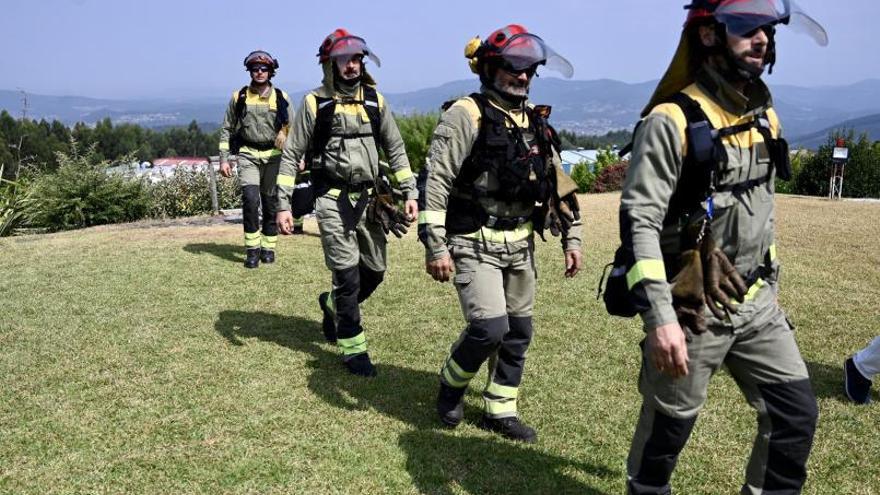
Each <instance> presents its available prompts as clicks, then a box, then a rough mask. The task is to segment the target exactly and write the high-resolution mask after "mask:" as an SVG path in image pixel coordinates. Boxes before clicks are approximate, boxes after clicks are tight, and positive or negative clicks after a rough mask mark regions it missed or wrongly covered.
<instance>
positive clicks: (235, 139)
mask: <svg viewBox="0 0 880 495" xmlns="http://www.w3.org/2000/svg"><path fill="white" fill-rule="evenodd" d="M243 144H244V140H243V139H242V138H241V136H239V135H238V134H237V133H236V134H233V135H231V136H229V154H231V155H237V154H238V152H239V151H241V147H242V145H243Z"/></svg>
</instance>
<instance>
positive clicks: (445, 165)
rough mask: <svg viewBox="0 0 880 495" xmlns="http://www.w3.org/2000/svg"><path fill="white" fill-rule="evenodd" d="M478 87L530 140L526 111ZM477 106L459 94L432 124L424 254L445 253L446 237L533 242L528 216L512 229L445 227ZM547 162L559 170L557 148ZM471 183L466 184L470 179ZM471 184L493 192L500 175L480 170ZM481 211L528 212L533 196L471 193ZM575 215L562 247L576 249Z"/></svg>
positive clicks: (422, 217)
mask: <svg viewBox="0 0 880 495" xmlns="http://www.w3.org/2000/svg"><path fill="white" fill-rule="evenodd" d="M480 92H481V93H482V94H483V95H485V96H486V97H487V98H488V101H489V104H491V105H493V106H494V107H495V108H498V109H500V110H502V111H503V112H504V113H505V114H506V115H507V116H508V117H509V119H507V125H508V126H512V125H517V126H518V127H519V128H520V129H521V130H522V133H523V135H524V137H525V139H526V140H533V139H534V136H532V135H531V134H530V133H529V132H528V129H529V117H528V114H527V113H526V112H525V111H523V106H522V105H519V106H517V105H512V104H511V103H509V102H506V101H505V100H504V99H503V98H501V97H500V96H499V95H498V94H497V93H496V92H495V91H493V90H491V89H489V88H487V87H485V86H484V87H483V88H481V90H480ZM481 118H482V116H481V112H480V108H479V106H478V104H477V103H476V102H475V101H474V99H473V98H472V97H466V98H461V99H459V100H458V101H456V102H455V103H454V104H452V106H450V107H449V108H448V109H447V110H446V111H445V112H444V113H443V114H442V116H441V117H440V122H439V124H438V125H437V128H436V129H435V130H434V135H433V137H432V140H431V146H430V149H429V150H428V156H427V160H426V165H425V166H426V167H427V180H426V183H425V203H424V207H423V211H421V212H420V213H419V232H420V234H419V235H420V238H421V240H422V242H423V243H424V244H425V248H426V258H427V259H428V260H429V261H430V260H435V259H439V258H441V257H443V256H445V255H446V254H447V253H448V250H447V241H454V239H455V238H456V237H459V236H461V237H464V238H472V239H481V240H484V241H486V242H489V243H497V244H501V245H504V244H506V245H508V249H509V250H510V251H515V250H519V249H522V248H524V247H527V246H528V245H529V243H530V242H532V228H533V227H532V222H531V221H530V220H529V221H525V222H524V223H523V224H522V225H521V226H519V227H517V228H516V229H509V228H508V229H505V230H498V229H493V228H490V227H489V226H483V227H481V228H479V229H477V230H475V231H474V232H467V233H463V234H461V233H453V234H456V235H452V234H449V233H448V232H447V218H446V216H447V213H448V212H449V210H450V205H451V201H455V200H456V198H459V197H462V196H465V195H466V194H467V193H465V192H464V191H462V190H460V188H459V186H457V185H456V184H454V182H455V181H456V178H457V177H458V176H459V175H460V173H461V172H462V166H463V165H464V163H465V161H466V160H467V159H468V157H469V156H470V155H471V153H472V151H473V150H474V145H475V143H476V142H477V140H478V135H479V133H480V126H481ZM547 165H548V167H547V168H548V173H556V171H557V170H556V169H559V170H561V167H562V162H561V161H560V159H559V155H558V153H557V152H556V151H555V150H553V153H552V157H551V158H550V160H549V162H548V163H547ZM469 186H470V185H469ZM472 186H473V187H474V188H475V189H477V190H482V191H488V192H490V193H491V192H493V191H497V190H498V189H499V180H498V177H496V176H495V175H494V174H493V173H492V172H491V171H485V172H482V173H481V174H480V175H479V176H477V178H476V180H475V181H474V183H473V184H472ZM476 201H477V202H478V203H479V206H480V207H482V209H483V210H484V211H485V214H486V215H490V216H492V217H495V218H517V217H519V218H524V219H527V218H531V216H532V214H533V212H534V210H535V201H531V202H527V201H503V200H499V199H496V198H494V197H492V195H491V194H490V195H482V196H480V197H478V198H477V199H476ZM580 235H581V226H580V220H578V221H576V222H575V224H574V225H573V226H572V227H571V229H570V230H569V231H568V234H567V235H566V236H564V238H563V239H562V245H563V249H564V250H566V251H571V250H577V249H580V245H581V239H580Z"/></svg>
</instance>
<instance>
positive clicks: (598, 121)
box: [0, 78, 880, 147]
mask: <svg viewBox="0 0 880 495" xmlns="http://www.w3.org/2000/svg"><path fill="white" fill-rule="evenodd" d="M656 84H657V83H656V81H649V82H644V83H637V84H630V83H624V82H620V81H614V80H609V79H599V80H592V81H567V80H561V79H555V78H540V79H537V80H536V81H535V83H534V84H533V88H532V95H531V99H532V101H535V102H540V103H545V104H549V105H552V106H553V122H554V123H555V124H556V125H557V126H558V127H560V128H564V129H569V130H572V131H575V132H579V133H584V134H604V133H605V132H607V131H609V130H614V129H622V128H631V127H632V125H633V124H634V123H635V122H636V120H637V119H638V116H639V112H640V111H641V109H642V107H643V106H644V104H645V103H646V102H647V100H648V98H650V96H651V93H652V91H653V90H654V87H655V86H656ZM478 88H479V83H478V82H477V81H476V80H462V81H453V82H449V83H446V84H443V85H441V86H437V87H434V88H426V89H421V90H418V91H411V92H406V93H388V94H386V97H387V98H388V101H389V102H390V104H391V106H392V109H393V110H394V111H395V112H399V113H403V114H410V113H424V112H432V111H437V110H438V109H439V108H440V105H441V104H442V103H443V102H444V101H447V100H449V99H452V98H455V97H458V96H463V95H467V94H469V93H471V92H473V91H476V90H477V89H478ZM772 89H773V94H774V99H775V104H776V109H777V111H778V112H779V115H780V118H781V120H782V122H783V126H784V129H785V134H786V136H788V137H789V138H790V140H791V141H792V143H793V144H794V145H800V146H807V147H816V146H818V145H819V144H822V143H823V142H824V137H825V135H827V132H828V130H829V129H835V128H840V127H849V128H853V129H855V131H856V132H857V133H860V132H869V134H870V135H871V137H872V139H880V132H878V127H880V79H869V80H865V81H862V82H859V83H856V84H851V85H845V86H823V87H816V88H807V87H800V86H789V85H775V86H773V88H772ZM231 93H232V91H231V90H230V91H229V93H228V94H223V95H218V96H216V97H201V98H194V99H173V98H167V99H149V100H107V99H97V98H86V97H78V96H44V95H35V94H28V117H30V118H37V119H39V118H45V119H47V120H52V119H57V120H60V121H62V122H64V123H66V124H73V123H75V122H85V123H87V124H93V123H95V122H97V121H99V120H102V119H104V118H106V117H109V118H110V119H111V120H112V121H113V122H115V123H122V122H129V123H135V124H139V125H142V126H146V127H167V126H173V125H186V124H188V123H189V122H191V121H192V120H196V121H197V122H200V123H204V124H206V125H207V126H208V127H214V126H216V125H217V124H218V123H219V122H220V121H221V120H222V119H223V112H224V111H225V108H226V104H227V103H228V98H229V95H231ZM304 93H305V91H295V92H292V93H291V97H292V98H293V99H294V101H295V103H297V104H298V103H299V100H300V99H301V98H302V95H303V94H304ZM21 96H22V95H21V93H20V92H18V91H4V90H0V109H6V110H7V111H9V112H10V113H11V114H13V115H15V116H19V115H21V108H22V101H21Z"/></svg>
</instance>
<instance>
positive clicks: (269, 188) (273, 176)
mask: <svg viewBox="0 0 880 495" xmlns="http://www.w3.org/2000/svg"><path fill="white" fill-rule="evenodd" d="M280 161H281V158H280V156H272V157H268V158H257V157H254V156H251V155H249V154H247V153H242V154H239V155H238V175H239V178H240V180H241V186H242V187H241V203H242V208H241V213H242V221H243V222H242V223H243V224H244V232H245V246H246V247H248V248H253V247H260V246H262V247H263V248H266V249H274V248H275V241H273V240H272V239H274V238H275V236H277V235H278V228H277V226H276V223H275V212H276V204H275V203H276V202H275V183H276V182H277V176H278V165H279V163H280ZM261 210H262V217H263V218H262V233H263V235H265V236H267V237H269V238H272V239H269V240H268V241H267V240H266V239H263V240H261V239H260V238H259V237H258V238H257V240H256V242H254V241H253V239H252V237H249V236H248V234H253V233H255V232H260V224H261V222H260V211H261ZM267 244H268V245H271V247H267Z"/></svg>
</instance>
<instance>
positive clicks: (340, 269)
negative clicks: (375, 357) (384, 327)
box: [315, 195, 386, 356]
mask: <svg viewBox="0 0 880 495" xmlns="http://www.w3.org/2000/svg"><path fill="white" fill-rule="evenodd" d="M315 216H316V218H317V219H318V229H319V231H320V234H321V247H323V249H324V262H325V263H326V265H327V268H329V269H330V271H331V272H333V290H332V291H331V294H330V299H331V300H332V309H333V310H334V312H335V314H336V321H337V329H336V331H337V337H338V339H337V342H339V347H340V349H341V350H342V353H343V355H345V356H353V355H355V354H358V353H362V352H366V350H367V348H366V340H364V342H362V343H361V342H356V344H357V345H354V346H352V345H350V344H351V343H352V342H350V341H349V339H351V338H354V337H356V336H357V335H358V334H361V333H362V332H363V329H362V328H361V314H360V307H359V304H360V303H361V302H363V301H365V300H366V299H367V298H368V297H369V296H370V295H371V294H372V293H373V291H375V290H376V288H377V287H378V286H379V284H380V283H381V282H382V279H383V276H384V273H385V266H386V265H385V263H386V240H385V233H384V232H383V231H382V227H381V226H379V225H376V224H372V223H370V222H367V220H366V215H362V216H361V218H360V220H359V221H358V224H357V227H356V228H355V229H354V230H350V231H346V229H345V226H344V222H343V221H342V218H341V217H340V214H339V206H338V204H337V200H336V199H333V198H330V197H328V196H326V195H325V196H323V197H320V198H318V199H317V200H316V202H315Z"/></svg>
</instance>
